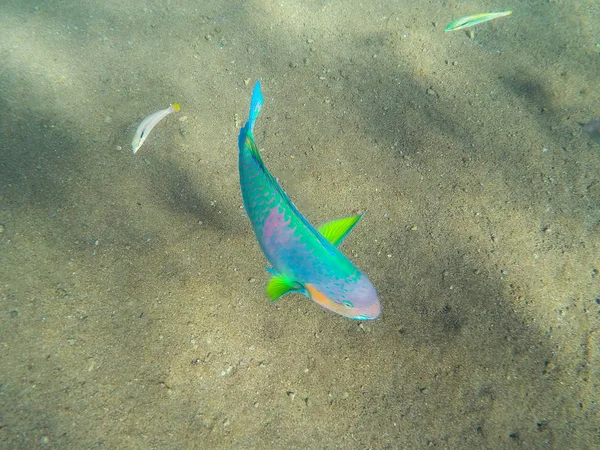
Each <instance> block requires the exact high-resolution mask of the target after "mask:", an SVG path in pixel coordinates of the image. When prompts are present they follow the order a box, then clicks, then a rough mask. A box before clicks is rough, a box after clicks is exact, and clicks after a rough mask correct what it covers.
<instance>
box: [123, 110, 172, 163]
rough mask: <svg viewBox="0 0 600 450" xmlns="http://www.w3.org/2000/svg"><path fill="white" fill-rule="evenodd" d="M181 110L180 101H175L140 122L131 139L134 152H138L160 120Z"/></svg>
mask: <svg viewBox="0 0 600 450" xmlns="http://www.w3.org/2000/svg"><path fill="white" fill-rule="evenodd" d="M179 110H181V107H180V106H179V104H178V103H173V104H171V105H169V107H168V108H165V109H161V110H160V111H156V112H153V113H152V114H150V115H149V116H148V117H146V118H145V119H144V120H142V123H140V126H139V127H138V128H137V130H136V132H135V135H134V136H133V141H131V149H132V150H133V153H135V152H137V151H138V150H139V149H140V147H141V146H142V144H143V143H144V141H145V140H146V138H147V137H148V135H149V134H150V132H151V131H152V128H154V127H155V126H156V125H157V124H158V122H160V121H161V120H163V119H164V118H165V117H167V116H168V115H169V114H171V113H174V112H177V111H179Z"/></svg>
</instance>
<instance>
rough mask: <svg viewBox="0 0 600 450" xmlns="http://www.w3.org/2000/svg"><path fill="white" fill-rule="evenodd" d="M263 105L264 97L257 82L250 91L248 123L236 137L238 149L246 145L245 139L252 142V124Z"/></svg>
mask: <svg viewBox="0 0 600 450" xmlns="http://www.w3.org/2000/svg"><path fill="white" fill-rule="evenodd" d="M263 103H264V97H263V95H262V92H261V90H260V81H257V82H256V84H255V85H254V90H253V91H252V100H251V101H250V112H249V113H248V122H246V124H245V125H244V126H243V127H242V129H241V130H240V135H239V136H238V147H239V148H240V149H242V148H244V146H245V145H246V139H247V138H250V140H251V141H254V138H253V136H252V132H253V131H254V123H255V122H256V119H257V117H258V114H259V113H260V109H261V108H262V105H263Z"/></svg>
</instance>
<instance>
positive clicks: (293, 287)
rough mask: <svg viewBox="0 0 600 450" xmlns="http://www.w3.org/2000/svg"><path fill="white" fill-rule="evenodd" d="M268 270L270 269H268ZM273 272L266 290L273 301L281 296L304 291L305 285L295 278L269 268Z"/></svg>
mask: <svg viewBox="0 0 600 450" xmlns="http://www.w3.org/2000/svg"><path fill="white" fill-rule="evenodd" d="M267 270H268V269H267ZM269 272H270V273H272V274H273V276H272V277H271V279H270V280H269V282H268V283H267V287H266V291H267V294H268V295H269V297H270V298H271V300H272V301H275V300H277V299H278V298H279V297H281V296H282V295H285V294H290V293H292V292H302V291H303V289H304V288H303V286H302V285H301V284H300V283H298V282H297V281H295V280H292V279H291V278H288V277H286V276H285V275H280V274H278V273H276V272H275V271H274V270H269Z"/></svg>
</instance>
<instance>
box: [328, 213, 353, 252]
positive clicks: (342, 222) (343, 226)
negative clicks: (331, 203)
mask: <svg viewBox="0 0 600 450" xmlns="http://www.w3.org/2000/svg"><path fill="white" fill-rule="evenodd" d="M361 217H362V214H361V215H359V216H352V217H345V218H343V219H338V220H332V221H331V222H327V223H324V224H323V225H321V226H320V227H319V233H321V234H322V235H323V237H324V238H325V239H327V240H328V241H329V242H331V243H332V244H333V245H334V246H336V247H337V246H339V245H340V244H341V243H342V241H343V240H344V239H345V238H346V236H348V233H350V232H351V231H352V228H354V226H355V225H356V224H357V223H358V221H359V220H360V218H361Z"/></svg>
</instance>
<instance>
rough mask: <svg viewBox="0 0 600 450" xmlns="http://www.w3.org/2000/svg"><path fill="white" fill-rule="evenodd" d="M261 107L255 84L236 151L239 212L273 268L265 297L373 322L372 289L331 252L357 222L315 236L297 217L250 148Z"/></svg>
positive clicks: (332, 225) (376, 310)
mask: <svg viewBox="0 0 600 450" xmlns="http://www.w3.org/2000/svg"><path fill="white" fill-rule="evenodd" d="M262 104H263V95H262V92H261V90H260V83H259V82H257V83H256V85H255V86H254V91H253V93H252V101H251V103H250V113H249V117H248V122H246V124H245V125H244V127H243V128H242V129H241V130H240V135H239V138H238V147H239V150H240V153H239V165H240V186H241V190H242V197H243V199H244V207H245V208H246V212H247V213H248V217H249V218H250V221H251V222H252V227H253V228H254V232H255V233H256V237H257V239H258V243H259V244H260V247H261V248H262V251H263V253H264V254H265V256H266V258H267V259H268V260H269V262H270V263H271V265H272V266H273V269H267V270H268V271H269V272H270V273H271V274H272V275H273V276H272V277H271V279H270V280H269V283H268V284H267V288H266V290H267V294H268V295H269V296H270V297H271V299H272V300H276V299H277V298H279V297H281V296H282V295H285V294H288V293H291V292H298V293H301V294H304V295H306V296H307V297H308V298H310V299H312V300H314V301H315V302H317V303H318V304H319V305H321V306H323V307H324V308H327V309H330V310H331V311H334V312H336V313H338V314H341V315H342V316H345V317H350V318H352V319H357V320H366V319H375V318H376V317H378V316H379V314H380V313H381V304H380V303H379V299H378V298H377V292H376V291H375V288H374V287H373V285H372V284H371V282H370V281H369V279H368V278H367V277H366V275H365V274H363V273H362V272H361V271H360V270H358V269H357V268H356V267H355V266H354V264H352V262H350V260H349V259H348V258H346V257H345V256H344V255H343V254H342V252H340V251H339V250H338V248H337V247H338V246H339V245H340V244H341V242H342V241H343V240H344V238H345V237H346V236H347V235H348V233H350V231H351V230H352V228H353V227H354V226H355V225H356V224H357V222H358V221H359V219H360V217H361V216H355V217H348V218H345V219H340V220H335V221H333V222H329V223H326V224H325V225H323V226H321V227H320V228H319V229H318V230H316V229H315V228H314V227H313V226H312V225H311V224H310V223H308V221H307V220H306V219H305V218H304V217H303V216H302V214H300V212H298V210H297V209H296V207H295V206H294V204H293V203H292V202H291V200H290V199H289V197H288V196H287V195H286V193H285V192H284V191H283V189H282V188H281V186H279V183H278V182H277V180H275V178H274V177H273V175H271V173H270V172H269V171H268V169H267V168H266V167H265V165H264V163H263V161H262V158H261V157H260V154H259V152H258V148H257V146H256V143H255V142H254V136H253V129H254V123H255V121H256V118H257V117H258V114H259V112H260V109H261V106H262Z"/></svg>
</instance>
